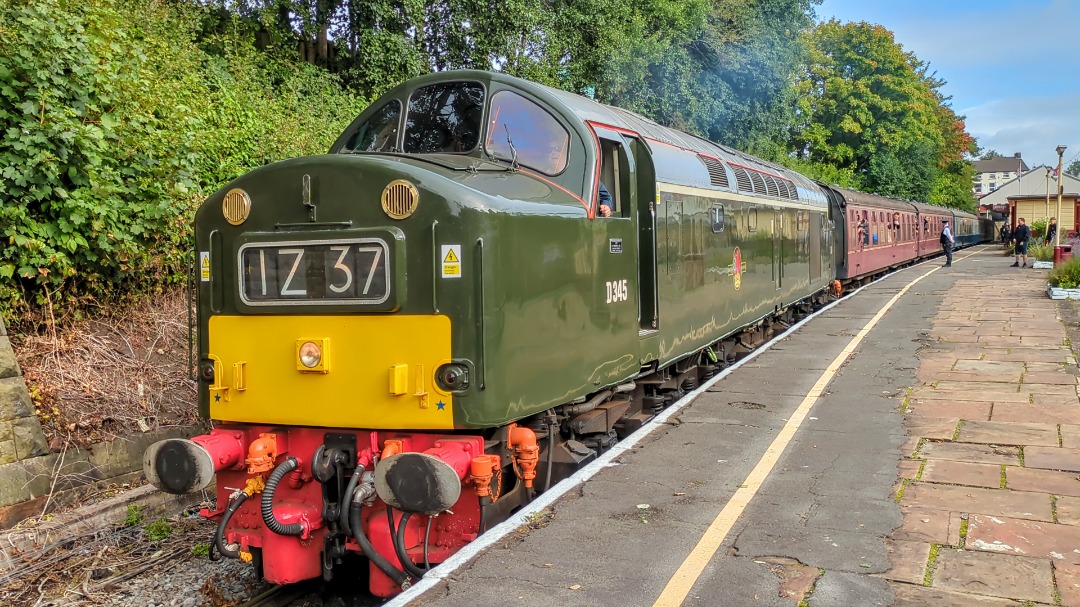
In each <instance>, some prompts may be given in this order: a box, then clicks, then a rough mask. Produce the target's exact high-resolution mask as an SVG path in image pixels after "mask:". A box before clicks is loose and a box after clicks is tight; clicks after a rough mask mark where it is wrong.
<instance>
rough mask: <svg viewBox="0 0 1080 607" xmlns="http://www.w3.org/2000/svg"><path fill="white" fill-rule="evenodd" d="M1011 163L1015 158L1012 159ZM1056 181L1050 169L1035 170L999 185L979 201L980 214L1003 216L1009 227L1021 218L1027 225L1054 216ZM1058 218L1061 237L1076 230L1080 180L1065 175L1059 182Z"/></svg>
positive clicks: (1079, 213)
mask: <svg viewBox="0 0 1080 607" xmlns="http://www.w3.org/2000/svg"><path fill="white" fill-rule="evenodd" d="M1013 160H1015V158H1014V159H1013ZM1057 183H1058V182H1057V178H1056V177H1055V176H1054V169H1052V168H1049V167H1042V166H1040V167H1035V168H1034V169H1031V170H1030V171H1027V172H1026V173H1024V174H1023V175H1021V176H1020V177H1019V179H1016V178H1014V179H1011V180H1009V181H1006V182H1005V183H1003V184H1000V185H999V186H998V188H997V189H996V190H994V191H993V192H991V193H990V194H987V195H985V196H983V197H982V198H979V209H980V211H994V212H995V214H994V218H995V219H997V217H998V213H1001V215H1003V216H1004V218H1005V221H1006V223H1008V224H1009V226H1010V228H1014V227H1016V220H1017V218H1019V217H1023V218H1024V219H1026V220H1027V222H1028V223H1029V224H1030V223H1032V222H1035V221H1038V220H1040V219H1048V218H1050V217H1054V216H1057V214H1058V210H1057V209H1058V207H1057V193H1058V189H1057ZM1048 185H1049V187H1047V186H1048ZM1062 185H1063V186H1064V187H1063V188H1062V195H1061V215H1060V216H1058V217H1057V219H1058V225H1059V226H1061V227H1060V228H1059V229H1061V230H1063V231H1062V233H1061V235H1062V237H1065V236H1067V235H1069V234H1075V233H1076V232H1078V231H1080V179H1077V178H1076V177H1073V176H1072V175H1069V174H1068V173H1066V174H1065V179H1064V180H1063V181H1062Z"/></svg>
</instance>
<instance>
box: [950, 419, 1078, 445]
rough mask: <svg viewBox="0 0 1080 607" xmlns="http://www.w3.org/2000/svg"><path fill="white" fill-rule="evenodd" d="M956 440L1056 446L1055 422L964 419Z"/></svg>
mask: <svg viewBox="0 0 1080 607" xmlns="http://www.w3.org/2000/svg"><path fill="white" fill-rule="evenodd" d="M956 440H957V441H958V442H962V443H987V444H991V445H1023V446H1027V445H1041V446H1045V447H1057V446H1058V427H1057V424H1048V423H1034V422H1002V421H981V420H972V421H965V422H964V423H963V425H962V426H961V427H960V433H959V434H958V435H957V438H956Z"/></svg>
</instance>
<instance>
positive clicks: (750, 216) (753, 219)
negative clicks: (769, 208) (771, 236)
mask: <svg viewBox="0 0 1080 607" xmlns="http://www.w3.org/2000/svg"><path fill="white" fill-rule="evenodd" d="M746 229H747V230H748V231H750V232H757V209H748V210H747V211H746Z"/></svg>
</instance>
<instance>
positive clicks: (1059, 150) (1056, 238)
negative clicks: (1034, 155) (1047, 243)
mask: <svg viewBox="0 0 1080 607" xmlns="http://www.w3.org/2000/svg"><path fill="white" fill-rule="evenodd" d="M1057 155H1058V168H1057V186H1058V192H1057V194H1058V197H1057V198H1058V204H1057V215H1055V217H1061V190H1063V189H1064V188H1062V186H1061V163H1062V160H1063V158H1062V157H1063V156H1064V155H1065V146H1063V145H1059V146H1057ZM1073 223H1076V218H1075V217H1073ZM1059 246H1061V226H1058V231H1057V233H1056V234H1054V248H1055V249H1056V248H1057V247H1059Z"/></svg>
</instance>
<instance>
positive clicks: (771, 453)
mask: <svg viewBox="0 0 1080 607" xmlns="http://www.w3.org/2000/svg"><path fill="white" fill-rule="evenodd" d="M954 263H955V262H954ZM939 269H941V268H940V267H936V268H934V269H932V270H929V271H928V272H926V273H925V274H923V275H922V276H919V277H918V278H916V279H915V280H912V281H911V282H910V283H908V284H907V285H906V286H905V287H904V288H903V289H900V292H898V293H897V294H896V295H894V296H893V297H892V299H890V300H889V301H888V303H886V304H885V306H884V307H882V308H881V310H879V311H878V313H877V314H875V315H874V317H873V318H871V319H870V321H869V322H867V323H866V325H865V326H863V328H862V330H860V331H859V333H858V334H857V335H855V337H853V338H852V339H851V341H850V342H848V345H847V346H845V347H844V349H843V350H842V351H841V352H840V354H838V355H837V356H836V358H835V359H833V361H832V364H830V365H829V367H828V368H827V369H825V371H824V372H823V373H822V374H821V377H819V378H818V380H817V382H816V383H815V384H814V387H813V388H810V391H809V392H808V393H807V394H806V397H805V398H803V400H802V402H801V403H799V406H798V408H797V409H795V413H793V414H792V415H791V417H790V418H789V419H788V421H787V423H786V424H784V427H783V428H782V429H781V430H780V433H779V434H777V435H776V438H775V439H773V442H772V444H770V445H769V448H768V449H766V450H765V454H764V455H762V456H761V459H760V460H758V463H757V465H756V466H754V469H753V470H751V471H750V474H749V476H747V477H746V480H744V481H743V482H742V484H741V485H739V488H738V489H737V490H736V491H735V495H733V496H731V499H730V500H728V503H727V504H726V505H725V506H724V508H723V510H721V511H720V514H718V515H717V516H716V518H715V519H713V522H712V524H710V525H709V528H708V529H707V530H705V534H704V535H703V536H702V537H701V539H700V540H698V543H697V545H696V546H694V549H693V550H691V551H690V554H689V555H687V557H686V559H685V560H684V561H683V562H682V565H680V566H679V569H678V570H677V571H675V575H673V576H672V577H671V579H670V580H668V583H667V585H666V586H664V590H663V591H662V592H661V593H660V597H659V598H657V599H656V602H655V603H653V607H676V606H678V605H682V602H683V601H684V600H685V599H686V596H687V595H688V594H690V590H691V589H692V588H693V586H694V583H695V582H697V580H698V578H699V577H701V572H702V571H703V570H704V569H705V566H706V565H708V564H709V561H710V560H712V557H713V555H714V554H716V551H717V550H719V549H720V545H721V544H722V543H723V542H724V538H726V537H727V535H728V533H729V532H730V531H731V528H732V527H733V526H734V525H735V521H737V520H738V519H739V517H740V516H742V513H743V511H744V510H746V507H747V506H748V505H750V500H752V499H753V498H754V496H755V495H757V492H758V490H759V489H761V485H762V483H764V482H765V479H766V478H767V477H768V476H769V473H770V472H772V470H773V468H774V467H776V463H777V462H778V461H779V460H780V456H781V455H783V454H784V450H786V449H787V446H788V444H790V443H791V439H792V438H793V437H794V436H795V432H796V431H797V430H798V429H799V426H801V425H802V423H803V421H804V420H805V419H806V416H807V415H808V414H809V413H810V409H811V408H812V407H813V406H814V403H816V402H817V400H818V398H820V397H821V395H822V394H824V392H825V387H826V386H828V385H829V382H830V381H832V378H833V377H834V376H835V375H836V372H837V371H839V370H840V367H841V366H842V365H843V364H844V362H846V361H847V359H848V357H849V356H851V353H852V352H854V351H855V348H857V347H858V346H859V344H860V343H862V340H863V339H864V338H865V337H866V336H867V334H869V333H870V330H871V329H873V328H874V326H876V325H877V324H878V322H879V321H880V320H881V319H882V318H883V317H884V316H885V313H886V312H888V311H889V309H890V308H892V307H893V305H895V304H896V302H897V301H899V300H900V298H901V297H902V296H903V295H904V294H905V293H907V292H908V290H910V289H911V287H913V286H915V285H916V284H917V283H918V282H919V281H920V280H922V279H924V278H926V277H927V276H929V275H931V274H933V273H934V272H937V271H938V270H939Z"/></svg>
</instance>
